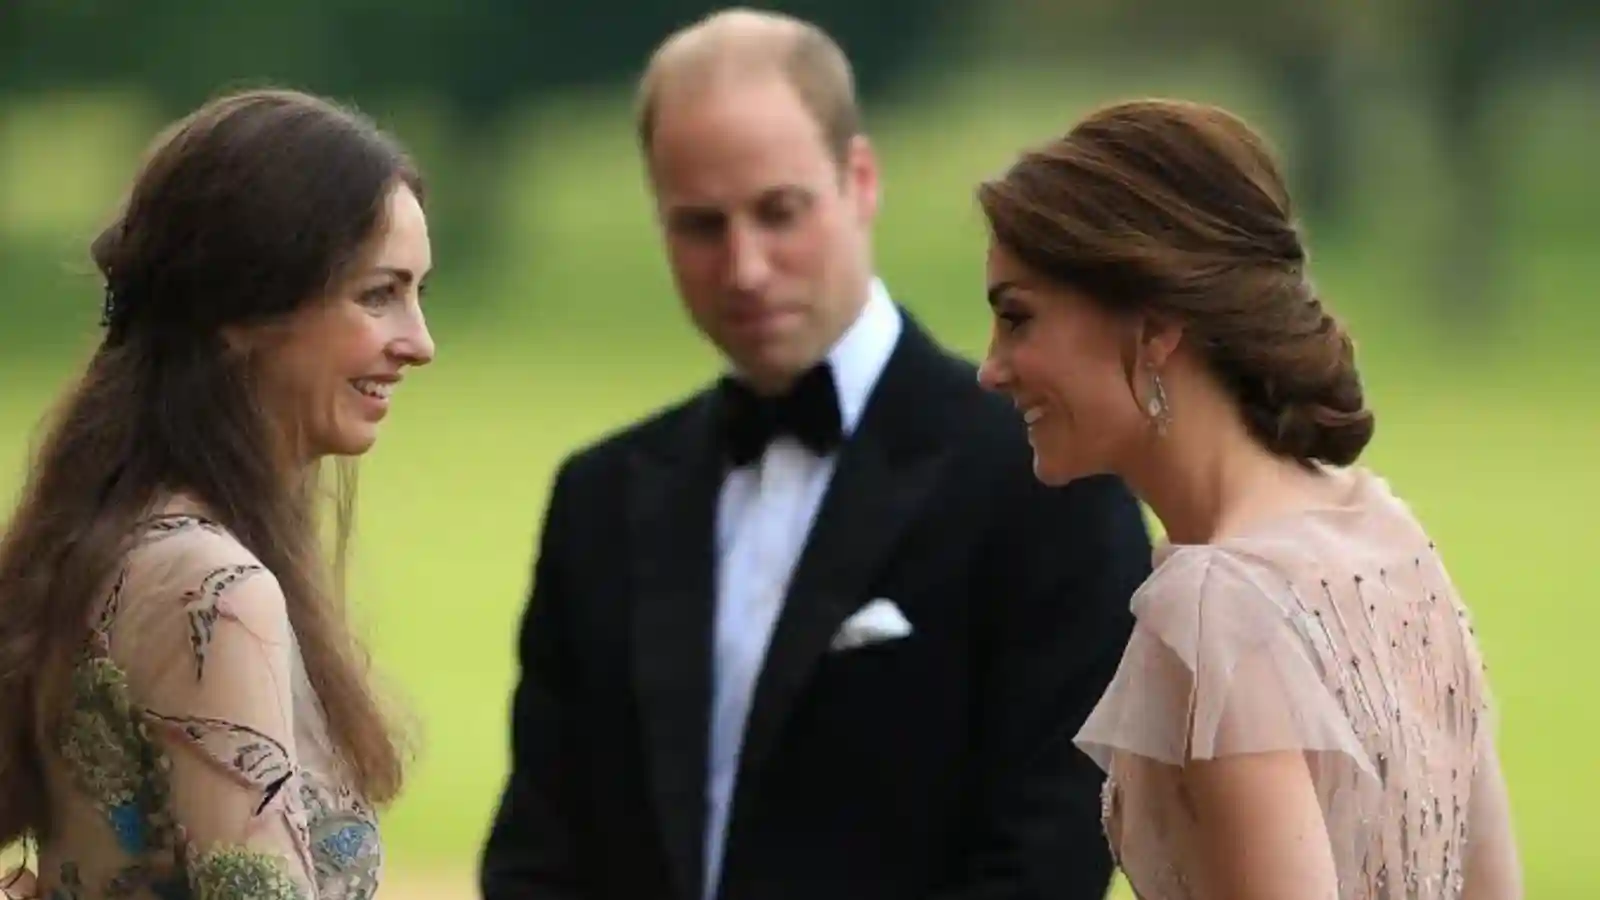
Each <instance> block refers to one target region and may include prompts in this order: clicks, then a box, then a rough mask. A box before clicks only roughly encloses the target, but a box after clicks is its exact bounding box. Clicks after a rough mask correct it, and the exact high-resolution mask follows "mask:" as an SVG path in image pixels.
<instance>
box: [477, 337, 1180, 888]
mask: <svg viewBox="0 0 1600 900" xmlns="http://www.w3.org/2000/svg"><path fill="white" fill-rule="evenodd" d="M718 403H719V395H718V394H717V393H716V392H715V391H714V390H708V391H706V392H703V393H701V394H699V395H697V396H695V397H693V398H691V399H689V400H688V401H687V402H685V403H683V404H681V405H679V406H677V407H675V408H672V409H670V410H667V411H666V412H664V413H661V414H660V415H657V416H655V417H654V418H651V419H649V420H647V421H645V422H643V423H641V424H638V425H635V426H634V427H632V428H630V429H628V430H626V431H624V432H622V433H621V434H619V435H616V436H614V437H611V438H609V439H607V440H605V441H603V442H601V443H599V444H597V445H595V446H592V447H589V448H587V449H585V450H583V451H581V452H579V453H577V454H575V455H574V456H572V457H570V458H569V459H568V460H566V461H565V462H564V463H563V464H562V466H561V467H560V469H559V472H558V474H557V476H556V479H555V483H554V486H553V489H552V494H551V499H550V503H549V508H548V510H547V512H546V516H545V520H544V527H543V532H542V538H541V545H540V548H539V555H538V562H537V565H536V567H535V572H534V586H533V594H532V597H531V600H530V603H529V608H528V612H527V614H526V617H525V619H524V622H523V626H522V634H521V641H520V665H521V674H520V680H519V683H518V685H517V687H516V692H515V698H514V701H513V710H512V731H511V745H512V771H511V775H510V778H509V781H508V783H507V785H506V788H505V793H504V796H503V798H502V800H501V803H500V807H499V810H498V813H497V815H496V818H495V820H494V823H493V826H492V831H491V833H490V835H489V839H488V842H487V844H486V846H485V849H484V853H483V859H482V873H481V875H482V888H483V892H484V896H485V898H486V900H534V898H540V900H554V898H575V900H701V897H702V880H703V875H702V871H703V867H702V857H703V852H702V851H703V847H704V829H705V822H706V790H705V785H706V765H707V764H706V757H707V752H708V744H709V740H710V738H709V727H710V712H709V707H710V698H711V688H712V617H713V609H714V603H715V601H714V591H713V584H714V575H713V552H714V551H713V540H714V538H713V532H714V527H713V525H714V516H715V514H716V506H717V497H718V492H719V490H720V486H721V482H722V479H723V475H724V467H723V464H722V462H721V457H720V453H719V449H718V444H717V442H716V441H717V431H716V420H717V406H718ZM839 452H840V456H839V459H838V464H837V468H836V470H835V473H834V476H833V480H832V483H831V484H830V486H829V488H828V491H827V494H826V495H825V497H824V499H823V502H822V506H821V509H820V510H819V512H818V516H817V521H816V524H815V525H814V527H813V529H812V531H811V534H810V538H809V541H808V543H807V545H806V547H805V549H804V551H803V553H802V556H801V558H800V561H799V563H798V567H797V569H796V572H795V575H794V578H793V581H792V583H791V586H790V590H789V594H788V597H787V599H786V602H785V605H784V607H783V610H782V613H781V615H780V618H779V620H778V623H777V626H776V628H775V630H774V633H773V637H772V642H771V645H770V647H769V650H768V653H767V657H766V662H765V668H764V669H763V671H762V672H761V675H760V678H759V680H758V682H757V685H756V688H755V697H754V700H753V703H752V708H751V712H750V717H749V721H748V724H747V727H746V733H745V740H744V744H743V751H742V758H741V762H740V770H739V773H738V778H737V784H736V787H735V795H734V797H733V800H732V804H733V805H732V811H731V814H730V819H729V825H728V831H727V835H726V845H725V851H724V853H725V856H724V861H723V877H722V882H721V890H720V894H719V897H720V900H781V898H790V897H793V898H804V900H851V898H862V900H897V898H906V900H936V898H937V900H979V898H983V900H1098V898H1101V897H1103V896H1104V894H1105V892H1106V889H1107V885H1108V883H1109V880H1110V872H1111V861H1110V858H1109V855H1108V852H1107V850H1106V848H1105V841H1104V837H1103V835H1102V833H1101V828H1100V821H1099V810H1100V804H1099V792H1100V786H1101V784H1102V781H1103V779H1102V776H1101V774H1100V772H1099V770H1098V769H1097V768H1096V767H1095V765H1094V764H1093V763H1092V762H1091V761H1090V760H1089V759H1088V758H1087V757H1085V756H1083V755H1082V754H1081V753H1080V751H1078V750H1077V749H1076V748H1075V747H1074V746H1073V745H1072V743H1071V741H1072V737H1073V735H1074V734H1075V733H1076V731H1077V729H1078V727H1079V726H1080V725H1081V724H1082V722H1083V720H1084V718H1085V717H1086V716H1087V714H1088V712H1089V710H1090V709H1091V708H1092V707H1093V705H1094V703H1095V702H1096V701H1097V700H1098V699H1099V697H1100V694H1101V692H1102V691H1103V689H1104V688H1105V686H1106V684H1107V683H1108V682H1109V680H1110V678H1111V676H1112V674H1113V672H1114V671H1115V668H1116V665H1117V662H1118V660H1119V658H1120V656H1121V653H1122V650H1123V648H1124V646H1125V644H1126V641H1127V638H1128V634H1129V632H1130V630H1131V626H1132V617H1131V613H1130V611H1129V608H1128V603H1129V599H1130V596H1131V594H1132V592H1133V590H1134V589H1135V588H1136V587H1137V586H1138V585H1139V583H1140V582H1141V581H1143V580H1144V578H1145V576H1146V575H1148V574H1149V567H1150V542H1149V537H1148V535H1147V532H1146V530H1145V527H1144V522H1143V519H1142V517H1141V515H1140V511H1139V508H1138V506H1137V505H1136V503H1135V501H1134V500H1133V498H1132V497H1131V495H1130V494H1129V493H1128V492H1127V491H1126V489H1125V488H1124V486H1123V485H1122V484H1121V483H1120V482H1118V481H1116V480H1113V479H1110V478H1093V479H1088V480H1084V481H1081V482H1076V483H1074V484H1072V485H1070V486H1068V487H1066V488H1056V489H1052V488H1047V487H1044V486H1041V485H1040V484H1038V483H1037V482H1036V480H1035V479H1034V477H1033V473H1032V466H1031V459H1032V456H1031V451H1030V449H1029V447H1028V444H1027V439H1026V434H1025V432H1024V429H1023V426H1022V424H1021V421H1020V417H1019V416H1018V414H1017V412H1016V411H1015V410H1014V409H1012V408H1011V406H1010V404H1008V403H1007V402H1006V401H1004V400H1002V399H1000V398H998V397H995V396H993V395H990V394H987V393H985V392H984V391H983V390H982V389H981V388H980V387H979V386H978V384H977V382H976V378H975V372H974V370H973V367H972V366H971V365H970V364H969V363H966V362H964V361H962V360H960V359H957V358H956V357H953V356H951V355H948V354H947V353H945V352H944V351H942V350H941V349H940V348H939V347H938V346H937V345H935V343H934V342H933V341H932V340H931V339H930V338H929V337H928V336H927V335H926V334H925V333H924V332H923V331H921V330H920V329H919V328H918V327H917V326H916V324H915V323H914V322H913V321H911V319H910V317H909V316H907V317H906V327H905V329H904V330H903V331H902V335H901V337H900V340H899V343H898V345H897V346H896V348H895V350H894V352H893V355H892V356H891V358H890V360H889V362H888V364H887V366H886V368H885V370H884V372H883V374H882V376H881V377H880V379H879V381H878V384H877V387H876V388H875V390H874V391H873V394H872V396H871V398H870V400H869V401H868V404H867V406H866V409H865V410H864V413H863V416H862V420H861V423H860V426H859V427H858V428H857V430H856V431H855V433H854V435H853V436H852V437H851V438H850V440H849V441H848V443H847V444H846V445H845V446H844V447H843V448H842V449H841V450H840V451H839ZM876 597H887V598H890V599H892V600H893V601H894V602H895V603H897V604H898V605H899V606H900V608H901V610H902V611H903V612H904V614H905V616H906V618H907V619H908V620H910V622H911V623H912V627H913V629H914V631H913V633H912V634H911V635H910V636H909V637H906V638H903V639H899V640H894V641H890V642H886V643H880V644H874V645H869V646H866V647H862V648H858V649H854V650H849V651H830V650H829V642H830V640H831V638H832V637H833V635H834V633H835V631H836V630H837V629H838V628H839V626H840V624H841V623H842V622H844V620H845V619H846V618H847V617H849V616H850V615H851V614H852V613H854V612H855V611H856V610H857V609H859V608H860V607H862V606H863V605H865V604H866V603H867V602H868V601H870V600H871V599H873V598H876Z"/></svg>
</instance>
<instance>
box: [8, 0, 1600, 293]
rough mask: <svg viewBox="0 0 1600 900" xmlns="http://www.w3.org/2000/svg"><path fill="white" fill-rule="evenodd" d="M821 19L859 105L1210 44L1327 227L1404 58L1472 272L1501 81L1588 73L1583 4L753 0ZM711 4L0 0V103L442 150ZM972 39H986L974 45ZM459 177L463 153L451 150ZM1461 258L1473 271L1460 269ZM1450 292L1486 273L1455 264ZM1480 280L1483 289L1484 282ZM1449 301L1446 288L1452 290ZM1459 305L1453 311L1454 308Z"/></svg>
mask: <svg viewBox="0 0 1600 900" xmlns="http://www.w3.org/2000/svg"><path fill="white" fill-rule="evenodd" d="M756 5H766V6H771V7H774V8H780V9H782V10H784V11H786V12H791V13H794V14H796V15H800V16H803V17H806V18H809V19H812V20H813V21H816V22H818V23H820V24H822V25H823V26H824V27H826V28H827V29H828V30H829V31H830V32H832V33H833V34H834V35H835V36H836V37H837V38H839V40H840V41H841V43H842V44H843V45H844V46H845V47H846V49H847V51H848V52H849V53H850V54H851V56H852V58H853V60H854V61H855V64H856V66H857V73H858V78H859V80H860V86H861V88H862V91H863V93H864V94H866V95H867V96H868V97H872V96H874V95H877V94H879V93H881V92H883V91H884V90H886V89H888V88H890V87H892V86H893V85H894V84H895V83H896V82H897V81H899V80H901V79H904V78H908V77H914V75H915V73H916V71H917V70H918V69H919V68H920V67H922V66H927V65H929V64H938V63H940V62H942V61H943V60H945V59H947V58H950V57H951V56H953V55H958V54H963V53H967V52H970V48H971V45H973V44H974V43H984V44H986V45H987V52H988V55H989V56H991V57H998V58H1000V59H1002V60H1017V61H1027V60H1034V61H1046V62H1048V61H1049V59H1050V58H1052V57H1058V56H1060V55H1061V54H1064V53H1070V54H1072V56H1073V58H1075V59H1076V60H1079V61H1082V60H1086V59H1087V60H1095V59H1104V60H1106V61H1107V63H1108V64H1114V63H1115V62H1116V61H1118V59H1119V58H1122V57H1127V56H1129V55H1132V56H1135V57H1138V56H1144V57H1146V58H1148V57H1150V56H1168V57H1170V56H1171V55H1172V54H1173V53H1184V52H1189V53H1193V52H1196V51H1200V50H1203V51H1206V52H1212V53H1221V54H1224V55H1226V56H1227V58H1229V59H1231V60H1233V61H1234V62H1235V63H1236V64H1238V65H1240V66H1241V67H1243V68H1245V69H1247V70H1251V71H1254V72H1256V73H1257V74H1258V75H1260V76H1261V81H1262V83H1264V84H1267V85H1270V86H1271V87H1272V89H1273V90H1274V92H1275V94H1276V96H1275V97H1274V100H1275V102H1276V105H1277V106H1278V107H1279V108H1280V110H1281V116H1282V118H1283V120H1284V121H1285V122H1286V123H1287V124H1288V127H1289V129H1290V135H1289V137H1290V139H1291V142H1292V144H1293V145H1294V153H1293V155H1292V157H1291V158H1292V160H1293V165H1294V172H1293V175H1294V179H1295V181H1296V184H1297V191H1298V193H1299V195H1300V196H1301V198H1302V205H1303V212H1304V213H1305V214H1306V215H1308V216H1309V217H1311V218H1320V219H1324V220H1335V221H1336V220H1337V219H1338V218H1339V216H1340V215H1341V213H1342V212H1343V209H1342V205H1341V201H1342V200H1343V198H1345V197H1347V196H1348V195H1349V194H1350V191H1349V190H1348V188H1349V186H1350V184H1351V182H1352V179H1355V178H1357V175H1356V173H1353V172H1352V171H1350V168H1351V165H1352V162H1351V160H1352V156H1351V154H1350V153H1349V152H1348V145H1349V144H1350V142H1351V141H1352V140H1353V136H1354V135H1355V134H1356V133H1357V128H1356V127H1355V126H1354V119H1355V115H1354V113H1355V110H1356V108H1357V107H1359V106H1360V105H1361V104H1362V103H1363V102H1364V101H1363V98H1364V97H1366V96H1370V92H1371V91H1374V90H1383V89H1384V87H1385V86H1384V85H1382V84H1377V83H1374V81H1373V78H1372V67H1370V66H1368V65H1367V64H1366V63H1367V61H1369V60H1371V59H1374V58H1377V57H1385V58H1388V59H1392V60H1398V61H1399V69H1398V71H1401V72H1403V75H1402V76H1401V77H1403V78H1404V79H1405V80H1406V83H1407V84H1408V85H1409V86H1411V88H1412V89H1413V90H1414V91H1418V92H1419V94H1420V105H1421V108H1422V111H1423V114H1424V115H1425V116H1426V117H1427V118H1428V119H1429V120H1430V125H1431V128H1432V129H1433V130H1434V131H1435V133H1436V134H1438V135H1439V136H1440V143H1441V145H1442V146H1444V147H1445V148H1447V150H1446V152H1447V154H1448V158H1447V163H1446V165H1447V167H1448V168H1450V169H1451V170H1452V171H1451V172H1450V173H1448V174H1449V176H1450V178H1451V179H1452V180H1453V182H1454V183H1455V184H1456V186H1457V188H1458V194H1459V196H1458V197H1457V204H1458V205H1459V207H1460V209H1459V213H1458V215H1456V216H1455V217H1454V220H1455V221H1457V222H1460V223H1470V226H1466V225H1463V227H1459V228H1457V229H1455V231H1456V232H1457V233H1455V234H1453V236H1451V237H1450V238H1449V239H1448V242H1447V245H1446V249H1445V254H1446V256H1448V257H1451V258H1453V259H1454V260H1455V263H1454V264H1453V265H1452V269H1453V270H1454V271H1458V272H1459V271H1460V270H1461V266H1462V265H1463V264H1464V263H1474V264H1480V265H1486V264H1487V261H1488V260H1490V259H1492V257H1493V254H1491V253H1488V252H1485V248H1486V247H1488V246H1491V245H1492V244H1493V243H1494V241H1495V235H1496V232H1497V230H1498V227H1499V226H1498V222H1499V212H1498V210H1497V208H1496V198H1497V197H1498V196H1499V195H1500V191H1499V190H1497V182H1498V180H1499V170H1498V169H1497V164H1496V160H1495V159H1494V158H1493V155H1492V154H1493V153H1494V148H1495V146H1496V143H1495V142H1494V141H1492V140H1489V139H1488V135H1487V131H1488V130H1489V129H1490V128H1491V127H1492V126H1491V125H1490V116H1489V112H1490V110H1491V108H1492V101H1493V97H1494V92H1495V89H1496V86H1497V85H1500V84H1502V83H1504V82H1506V81H1507V80H1509V79H1511V78H1513V77H1515V76H1517V75H1518V74H1519V73H1523V72H1526V71H1529V70H1535V69H1538V68H1539V67H1546V66H1550V65H1552V64H1555V65H1563V64H1565V63H1568V62H1575V63H1576V64H1577V65H1578V66H1580V67H1585V66H1586V67H1587V68H1588V69H1589V71H1590V72H1591V73H1592V72H1594V71H1595V70H1596V67H1597V66H1600V38H1597V36H1600V4H1596V3H1595V2H1594V0H1382V2H1379V0H1346V2H1340V3H1333V2H1317V3H1281V2H1275V0H1216V2H1212V3H1207V4H1193V3H1190V2H1188V0H999V2H987V0H870V2H861V0H790V2H776V3H764V4H759V3H758V4H756ZM717 6H718V4H714V3H707V2H705V0H653V2H639V0H587V2H581V3H548V2H547V3H529V2H521V0H473V2H471V3H465V2H462V3H454V2H450V0H384V2H381V3H380V2H378V0H274V2H272V3H201V2H198V0H140V2H138V3H127V2H113V0H5V2H4V3H0V103H3V102H4V100H5V98H6V95H13V96H15V95H27V94H30V93H37V92H41V91H54V90H60V89H62V88H69V89H70V88H76V87H97V86H124V85H128V84H136V85H138V86H139V87H140V88H141V89H142V90H144V91H145V92H146V93H148V95H149V96H150V98H151V99H152V100H153V101H154V102H155V103H156V105H157V109H158V111H159V112H161V113H163V114H167V115H176V114H178V113H180V112H182V111H184V110H186V109H188V108H190V107H191V106H193V105H195V104H196V103H198V102H199V101H201V100H202V99H204V98H205V97H207V96H210V95H212V94H214V93H215V92H216V91H217V90H218V89H219V87H221V86H226V85H230V84H235V83H239V82H240V81H241V79H254V80H263V81H271V82H275V83H283V84H290V85H294V86H303V87H309V88H312V89H314V90H317V91H319V92H323V93H329V94H333V95H336V96H341V97H361V98H363V102H364V105H366V106H369V107H371V106H380V107H381V106H383V105H385V104H387V103H390V102H393V103H397V104H398V103H405V102H411V101H417V100H422V101H425V102H426V103H427V104H428V105H429V107H430V108H431V109H433V110H435V111H437V112H439V113H441V114H442V115H443V117H444V125H445V127H446V130H447V131H448V132H449V133H450V135H451V150H450V152H451V153H453V154H456V153H461V154H476V153H492V152H495V149H496V148H498V146H499V145H500V143H501V142H500V141H498V140H496V139H495V134H496V132H497V130H498V129H500V128H501V127H502V126H504V125H505V124H506V118H507V117H508V116H510V115H512V114H513V113H514V112H515V111H516V110H517V109H518V108H519V107H522V106H524V105H525V104H526V103H527V102H528V101H529V100H531V99H538V98H539V97H540V96H541V95H547V94H551V93H554V92H560V91H565V90H569V89H572V88H586V87H594V86H603V85H611V84H617V83H626V81H627V80H629V79H631V78H632V77H633V76H634V75H635V74H636V73H637V72H638V70H639V68H640V66H641V65H642V64H643V61H644V59H645V56H646V54H647V53H648V52H649V50H650V48H651V47H652V46H653V45H654V44H655V43H656V42H657V41H659V40H660V39H661V38H662V37H663V36H664V35H665V34H666V33H668V32H669V31H671V30H672V29H673V28H676V27H678V26H680V25H683V24H685V23H687V22H689V21H691V20H693V19H695V18H697V17H699V16H701V15H704V14H705V13H706V12H708V11H709V10H711V9H714V8H716V7H717ZM975 36H981V40H975ZM452 162H453V163H454V164H456V166H457V167H458V168H464V169H471V168H475V167H474V166H472V164H471V161H470V160H467V161H462V160H460V159H454V160H452ZM482 181H483V183H481V184H458V185H453V186H452V190H451V194H452V195H453V196H454V197H455V198H456V200H455V202H454V203H453V204H452V205H453V206H454V207H455V209H454V210H453V212H452V215H451V216H450V217H449V225H450V228H451V232H450V233H449V234H446V235H442V236H441V237H442V238H443V239H444V240H447V241H450V242H451V243H452V244H454V245H455V247H454V249H453V251H452V252H456V253H463V254H464V253H467V252H469V251H470V250H472V249H473V248H481V247H484V246H488V245H489V244H491V243H492V242H486V241H485V240H483V238H484V237H485V235H484V234H483V233H482V229H483V228H484V227H486V226H485V220H484V219H483V217H482V216H481V215H479V216H474V215H473V211H474V209H480V210H481V209H482V208H483V207H484V206H485V204H483V203H482V202H480V201H481V200H482V199H483V198H484V197H486V196H487V193H486V192H490V191H493V190H494V189H495V186H494V185H493V184H492V179H482ZM1469 268H1470V267H1469ZM1461 280H1462V282H1463V285H1462V290H1465V291H1466V292H1467V293H1468V294H1471V293H1472V291H1473V285H1478V284H1487V283H1488V282H1489V281H1490V280H1492V275H1491V273H1489V272H1487V271H1481V272H1471V271H1468V272H1467V274H1466V275H1464V276H1461ZM1480 293H1481V292H1480ZM1455 299H1457V300H1460V299H1463V298H1461V297H1457V298H1455ZM1459 311H1460V310H1459V307H1458V308H1457V312H1459Z"/></svg>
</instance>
